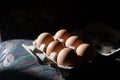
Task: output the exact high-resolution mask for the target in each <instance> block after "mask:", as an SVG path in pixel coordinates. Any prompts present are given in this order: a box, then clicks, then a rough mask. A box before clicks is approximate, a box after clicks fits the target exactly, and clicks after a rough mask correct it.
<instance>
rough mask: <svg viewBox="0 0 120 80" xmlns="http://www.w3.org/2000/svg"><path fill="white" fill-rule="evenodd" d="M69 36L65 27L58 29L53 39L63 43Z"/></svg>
mask: <svg viewBox="0 0 120 80" xmlns="http://www.w3.org/2000/svg"><path fill="white" fill-rule="evenodd" d="M70 36H71V34H70V33H69V32H68V31H67V30H66V29H60V30H58V31H57V32H56V33H55V35H54V39H55V40H59V41H60V42H63V43H65V41H66V40H67V39H68V38H69V37H70Z"/></svg>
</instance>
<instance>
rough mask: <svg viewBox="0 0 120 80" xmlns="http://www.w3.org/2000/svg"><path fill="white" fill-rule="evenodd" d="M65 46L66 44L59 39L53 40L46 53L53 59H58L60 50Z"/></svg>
mask: <svg viewBox="0 0 120 80" xmlns="http://www.w3.org/2000/svg"><path fill="white" fill-rule="evenodd" d="M63 48H64V45H63V44H62V43H61V42H59V41H52V42H50V43H49V45H48V46H47V48H46V54H47V55H48V56H49V57H50V58H51V59H53V60H55V61H56V60H57V55H58V53H59V51H60V50H62V49H63Z"/></svg>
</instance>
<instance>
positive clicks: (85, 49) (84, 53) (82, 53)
mask: <svg viewBox="0 0 120 80" xmlns="http://www.w3.org/2000/svg"><path fill="white" fill-rule="evenodd" d="M76 53H77V55H78V56H79V57H80V58H82V59H81V60H82V61H86V60H91V59H92V58H93V57H94V56H95V52H94V49H93V48H92V47H91V46H90V45H89V44H87V43H83V44H80V45H79V46H78V47H77V49H76Z"/></svg>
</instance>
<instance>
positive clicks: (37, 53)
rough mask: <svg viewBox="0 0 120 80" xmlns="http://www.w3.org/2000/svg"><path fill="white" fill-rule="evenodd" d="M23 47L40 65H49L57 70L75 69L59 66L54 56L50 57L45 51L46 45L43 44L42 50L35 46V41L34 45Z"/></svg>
mask: <svg viewBox="0 0 120 80" xmlns="http://www.w3.org/2000/svg"><path fill="white" fill-rule="evenodd" d="M22 46H23V47H24V48H25V49H26V50H27V51H28V52H29V53H30V54H31V55H32V56H33V57H34V58H35V59H36V60H38V61H39V63H40V64H43V65H44V64H45V65H46V64H47V65H51V66H55V67H57V68H61V69H72V68H74V67H71V66H64V65H59V64H57V62H56V61H55V60H54V54H53V55H50V56H48V55H47V54H46V53H45V51H44V49H45V45H44V44H42V45H41V47H40V48H38V47H36V46H35V41H33V44H32V45H29V46H28V45H25V44H22Z"/></svg>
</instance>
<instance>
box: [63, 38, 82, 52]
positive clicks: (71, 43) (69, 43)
mask: <svg viewBox="0 0 120 80" xmlns="http://www.w3.org/2000/svg"><path fill="white" fill-rule="evenodd" d="M81 43H82V41H81V40H80V39H79V37H78V36H71V37H69V38H68V39H67V40H66V42H65V46H66V47H69V48H72V49H74V50H76V48H77V47H78V46H79V45H80V44H81Z"/></svg>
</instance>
